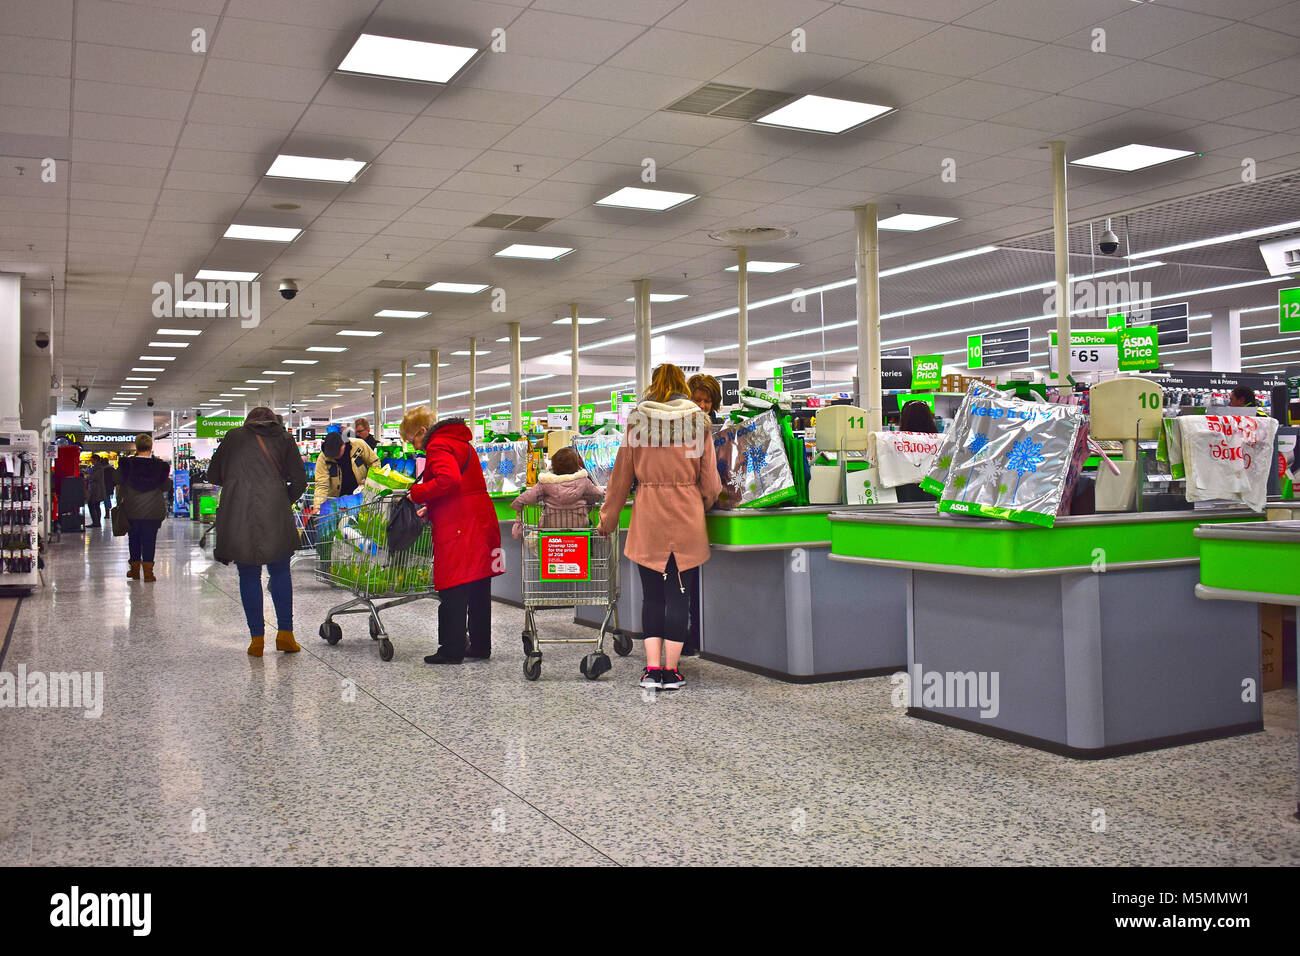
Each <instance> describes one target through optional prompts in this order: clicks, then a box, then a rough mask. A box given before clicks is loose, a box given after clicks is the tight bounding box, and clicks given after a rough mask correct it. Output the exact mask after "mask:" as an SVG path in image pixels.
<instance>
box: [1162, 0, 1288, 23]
mask: <svg viewBox="0 0 1300 956" xmlns="http://www.w3.org/2000/svg"><path fill="white" fill-rule="evenodd" d="M1160 2H1161V3H1163V4H1165V5H1166V6H1170V7H1177V8H1178V9H1180V10H1191V11H1193V12H1196V13H1208V14H1219V15H1222V14H1223V12H1224V9H1223V4H1221V3H1219V2H1218V0H1160ZM1277 6H1278V0H1234V2H1233V4H1232V7H1231V13H1232V16H1233V18H1234V19H1238V20H1244V19H1246V18H1248V17H1254V16H1259V15H1260V14H1262V13H1264V12H1266V11H1268V10H1272V9H1274V8H1276V7H1277Z"/></svg>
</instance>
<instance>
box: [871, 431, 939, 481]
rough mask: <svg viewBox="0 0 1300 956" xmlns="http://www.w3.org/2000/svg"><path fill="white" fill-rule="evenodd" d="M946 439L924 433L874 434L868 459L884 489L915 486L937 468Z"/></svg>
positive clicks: (872, 434)
mask: <svg viewBox="0 0 1300 956" xmlns="http://www.w3.org/2000/svg"><path fill="white" fill-rule="evenodd" d="M942 438H943V436H942V435H932V434H927V433H923V432H872V433H871V434H870V435H868V436H867V457H868V458H869V459H870V460H871V462H872V463H873V465H874V468H875V471H876V474H875V480H876V482H877V484H879V485H880V486H881V487H882V488H897V487H898V486H899V485H914V484H917V483H919V482H920V481H921V479H922V478H924V477H925V476H926V475H928V474H929V473H930V470H931V469H932V468H933V467H934V459H935V457H936V456H937V455H938V454H939V445H940V443H941V441H942Z"/></svg>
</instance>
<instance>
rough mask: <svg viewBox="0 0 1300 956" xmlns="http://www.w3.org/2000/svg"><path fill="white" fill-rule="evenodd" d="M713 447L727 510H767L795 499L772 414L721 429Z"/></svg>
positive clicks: (781, 438) (789, 472)
mask: <svg viewBox="0 0 1300 956" xmlns="http://www.w3.org/2000/svg"><path fill="white" fill-rule="evenodd" d="M713 444H714V450H715V451H716V452H717V455H718V462H719V473H720V476H721V477H722V489H723V494H724V495H726V499H727V504H729V505H730V506H731V507H736V508H768V507H771V506H772V505H777V504H781V503H782V502H785V501H789V500H790V499H792V498H795V497H797V496H798V490H797V488H796V487H795V478H794V473H793V471H792V470H791V468H790V462H789V459H788V458H787V457H786V453H785V442H784V436H783V435H782V433H781V425H780V422H779V421H778V420H777V416H776V413H775V412H770V411H768V412H762V413H761V414H758V415H755V416H754V417H753V418H749V419H743V420H741V421H738V422H732V423H730V424H727V425H724V426H722V428H720V429H719V430H718V433H717V435H715V436H714V439H713Z"/></svg>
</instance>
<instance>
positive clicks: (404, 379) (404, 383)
mask: <svg viewBox="0 0 1300 956" xmlns="http://www.w3.org/2000/svg"><path fill="white" fill-rule="evenodd" d="M405 414H406V359H402V414H401V415H399V416H398V418H399V419H401V417H402V416H404V415H405ZM383 433H384V429H383V426H382V423H381V424H380V428H379V434H380V435H383Z"/></svg>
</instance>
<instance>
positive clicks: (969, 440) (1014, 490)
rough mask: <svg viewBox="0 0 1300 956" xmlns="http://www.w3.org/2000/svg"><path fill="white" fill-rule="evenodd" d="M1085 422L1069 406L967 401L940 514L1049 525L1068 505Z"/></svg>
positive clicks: (1075, 408) (1079, 411)
mask: <svg viewBox="0 0 1300 956" xmlns="http://www.w3.org/2000/svg"><path fill="white" fill-rule="evenodd" d="M1084 424H1085V418H1084V414H1083V411H1082V409H1080V408H1079V407H1078V406H1074V405H1056V404H1049V403H1042V402H1025V401H1020V400H1019V399H1014V398H1001V397H998V398H972V401H971V403H970V408H969V413H968V419H967V427H966V430H965V435H964V439H963V441H962V442H961V443H960V444H959V445H957V447H956V448H955V450H954V452H953V456H952V464H951V466H950V468H949V471H948V479H947V481H946V482H945V484H944V486H943V493H942V494H941V495H940V498H939V510H940V511H947V512H952V513H954V514H964V515H976V516H980V517H985V518H996V519H1001V520H1005V521H1021V522H1025V523H1027V524H1036V525H1040V526H1043V527H1047V528H1050V527H1052V526H1053V525H1054V524H1055V523H1056V518H1057V516H1058V515H1059V514H1061V513H1062V511H1063V508H1066V509H1068V506H1069V496H1068V495H1069V490H1070V488H1069V486H1070V482H1071V481H1072V480H1073V479H1074V478H1077V476H1078V467H1079V464H1080V459H1079V458H1078V453H1079V448H1078V444H1079V442H1080V441H1081V440H1082V441H1084V442H1086V441H1087V432H1086V431H1084V430H1083V426H1084ZM1072 473H1073V478H1072ZM1063 501H1064V502H1065V504H1064V505H1063V504H1062V502H1063Z"/></svg>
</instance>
